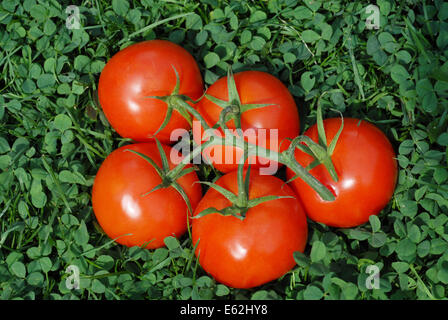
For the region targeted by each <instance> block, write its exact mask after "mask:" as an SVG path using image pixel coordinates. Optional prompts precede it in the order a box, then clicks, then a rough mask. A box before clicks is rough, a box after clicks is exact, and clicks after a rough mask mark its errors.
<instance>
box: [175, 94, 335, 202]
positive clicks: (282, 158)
mask: <svg viewBox="0 0 448 320" xmlns="http://www.w3.org/2000/svg"><path fill="white" fill-rule="evenodd" d="M179 100H180V101H179V103H184V107H185V109H187V111H188V112H190V113H191V114H192V115H193V116H194V117H195V118H196V119H198V120H199V121H200V122H201V125H202V126H203V128H204V129H205V130H210V129H211V127H210V126H209V125H208V124H207V123H206V122H205V120H204V118H202V116H201V115H200V114H199V112H198V111H197V110H196V109H194V108H193V107H191V106H190V105H189V104H188V103H186V102H185V101H183V100H181V99H179ZM210 131H212V130H210ZM225 137H228V138H233V139H234V140H233V142H234V145H233V146H234V147H236V148H239V149H241V150H247V156H248V157H253V156H257V157H261V158H265V159H269V160H272V161H276V162H279V163H281V164H283V165H285V166H287V167H289V168H290V169H291V170H293V171H294V173H295V174H296V175H297V176H298V177H300V178H301V179H303V181H305V183H307V184H308V185H310V186H311V187H312V188H313V189H314V190H315V191H316V192H317V193H318V194H319V195H320V196H321V197H322V199H323V200H325V201H334V199H335V197H334V195H333V193H331V191H330V190H328V188H327V187H325V186H324V185H323V184H322V183H320V182H319V180H317V179H316V178H315V177H313V176H312V175H311V174H310V173H309V172H308V171H307V170H306V169H305V168H304V167H303V166H301V165H300V164H299V163H298V162H297V161H296V160H295V158H294V157H293V156H291V154H290V153H289V152H277V151H273V150H270V149H266V148H263V147H261V146H258V145H256V144H253V143H250V142H248V141H246V140H244V138H242V137H240V136H234V135H232V136H231V137H230V133H229V132H226V131H224V137H220V136H218V135H213V136H211V137H210V138H209V140H208V141H206V142H204V143H203V144H202V145H200V146H197V147H195V148H194V149H193V151H192V152H191V153H190V154H189V155H188V156H187V157H185V158H184V159H182V161H181V162H180V163H179V164H178V165H177V166H176V167H175V168H174V169H172V170H171V171H170V172H169V173H168V174H167V176H169V177H170V178H173V177H176V176H177V175H178V174H179V172H181V171H182V169H183V168H184V167H185V166H186V165H187V164H189V163H190V161H191V159H193V158H194V157H195V156H197V155H199V154H200V153H201V152H202V151H203V150H204V149H206V148H208V147H212V146H220V145H225V144H226V141H225V140H226V139H225Z"/></svg>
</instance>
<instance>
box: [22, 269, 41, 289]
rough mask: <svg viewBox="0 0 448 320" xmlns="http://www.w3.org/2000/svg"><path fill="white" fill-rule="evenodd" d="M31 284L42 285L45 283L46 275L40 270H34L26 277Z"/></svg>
mask: <svg viewBox="0 0 448 320" xmlns="http://www.w3.org/2000/svg"><path fill="white" fill-rule="evenodd" d="M26 281H27V282H28V284H29V285H30V286H35V287H40V286H42V285H43V283H44V276H43V275H42V273H40V272H32V273H30V274H29V275H28V276H27V277H26Z"/></svg>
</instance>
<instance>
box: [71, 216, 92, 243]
mask: <svg viewBox="0 0 448 320" xmlns="http://www.w3.org/2000/svg"><path fill="white" fill-rule="evenodd" d="M73 238H74V240H75V241H76V243H78V244H80V245H86V244H87V243H88V242H89V233H88V231H87V226H86V224H85V222H84V221H81V223H80V224H79V227H78V229H76V231H75V233H74V235H73Z"/></svg>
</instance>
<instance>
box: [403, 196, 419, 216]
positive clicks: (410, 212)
mask: <svg viewBox="0 0 448 320" xmlns="http://www.w3.org/2000/svg"><path fill="white" fill-rule="evenodd" d="M399 206H400V211H401V213H402V214H403V215H405V216H407V217H410V218H413V217H415V215H416V214H417V211H418V207H417V203H416V202H415V201H412V200H402V201H400V202H399Z"/></svg>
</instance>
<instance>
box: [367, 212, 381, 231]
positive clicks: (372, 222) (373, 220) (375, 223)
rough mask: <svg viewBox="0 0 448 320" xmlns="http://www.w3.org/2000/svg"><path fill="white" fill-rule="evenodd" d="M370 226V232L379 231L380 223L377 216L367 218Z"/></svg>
mask: <svg viewBox="0 0 448 320" xmlns="http://www.w3.org/2000/svg"><path fill="white" fill-rule="evenodd" d="M369 222H370V225H371V226H372V232H378V231H380V229H381V222H380V219H379V218H378V216H376V215H371V216H370V217H369Z"/></svg>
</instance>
